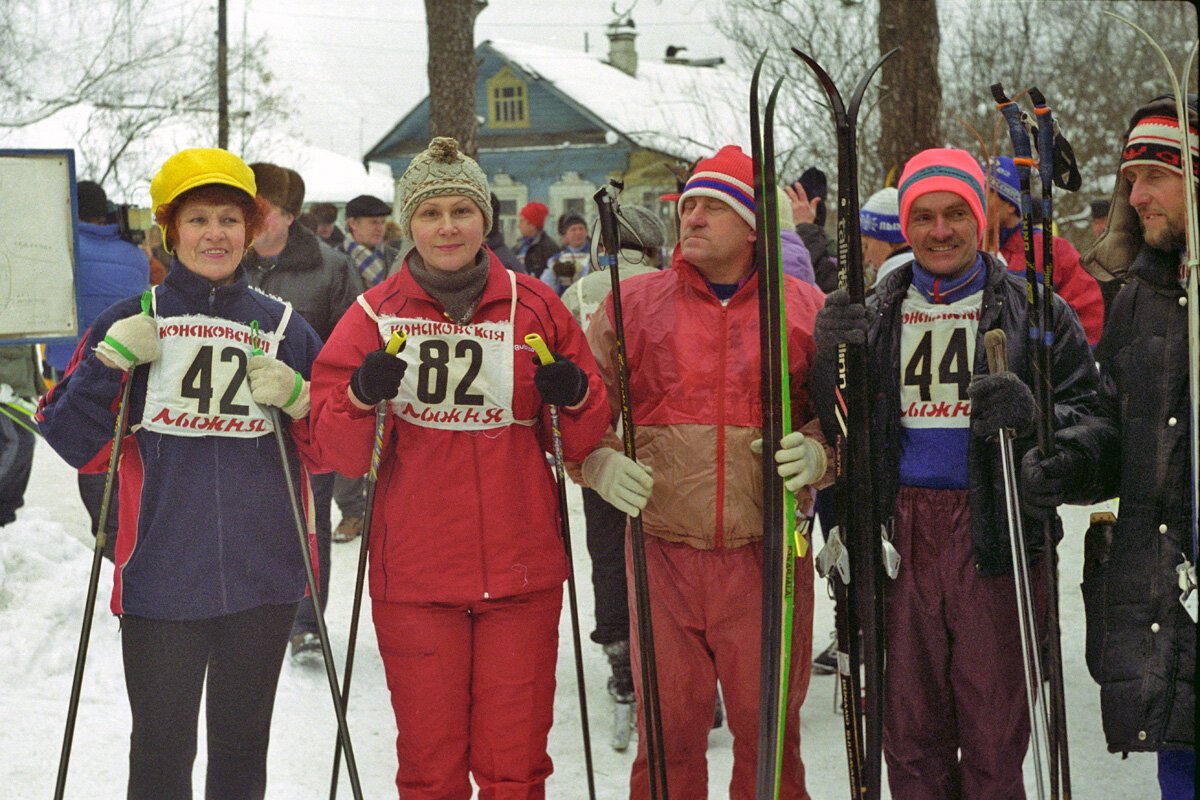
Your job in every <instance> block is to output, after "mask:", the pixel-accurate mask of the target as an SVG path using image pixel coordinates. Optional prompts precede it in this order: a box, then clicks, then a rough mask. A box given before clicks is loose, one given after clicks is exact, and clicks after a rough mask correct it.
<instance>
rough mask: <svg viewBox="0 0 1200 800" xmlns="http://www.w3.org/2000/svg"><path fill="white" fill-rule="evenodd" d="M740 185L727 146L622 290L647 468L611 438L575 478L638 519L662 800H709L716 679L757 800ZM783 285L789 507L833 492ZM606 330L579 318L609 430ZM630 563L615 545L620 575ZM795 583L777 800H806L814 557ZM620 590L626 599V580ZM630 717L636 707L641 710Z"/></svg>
mask: <svg viewBox="0 0 1200 800" xmlns="http://www.w3.org/2000/svg"><path fill="white" fill-rule="evenodd" d="M752 173H753V169H752V166H751V161H750V157H749V156H748V155H746V154H745V153H744V152H742V150H741V148H739V147H737V146H736V145H729V146H726V147H723V148H721V149H720V150H719V151H718V152H717V153H716V154H715V155H713V156H711V157H709V158H705V159H702V160H701V161H700V162H699V163H698V164H697V165H696V168H695V171H694V172H693V173H692V175H691V176H690V177H689V178H688V180H687V183H686V184H685V185H684V187H683V191H682V192H681V193H680V195H679V198H678V200H677V204H676V211H677V214H678V216H679V225H680V237H679V242H678V244H677V245H676V246H675V250H674V253H673V254H672V257H671V265H670V267H669V268H667V269H663V270H661V271H655V272H648V273H646V274H643V275H635V276H633V277H632V278H629V279H628V280H625V281H622V282H621V292H622V297H621V302H622V308H623V316H624V330H625V337H626V352H627V353H628V354H629V356H628V358H629V361H628V368H629V378H630V387H629V389H630V395H631V398H632V412H633V421H634V423H635V425H636V430H637V437H638V454H639V456H640V458H641V459H643V460H644V464H643V463H638V462H635V461H632V460H630V459H629V458H627V457H626V456H625V455H624V453H623V452H622V451H621V450H620V448H621V444H620V442H621V440H620V438H619V437H617V435H616V433H615V431H614V429H613V428H611V427H610V429H609V430H608V431H607V433H606V435H605V441H604V443H603V445H602V446H601V447H599V448H597V449H596V450H595V451H593V452H592V453H591V454H590V455H588V457H587V458H586V459H585V460H584V461H583V464H582V471H583V477H584V480H585V481H586V483H587V484H588V485H589V486H590V487H591V488H592V489H594V490H595V491H596V492H597V494H599V495H600V496H601V497H602V498H603V499H604V500H606V501H607V502H608V503H610V504H612V505H614V506H616V507H617V508H618V509H619V510H621V511H623V512H625V513H626V514H631V515H637V514H641V515H642V520H643V523H642V524H643V530H644V531H645V534H646V536H645V547H646V574H647V581H648V584H649V595H650V613H651V615H652V617H653V620H654V631H653V633H654V645H655V659H656V661H657V665H658V675H659V678H660V680H659V684H658V687H659V706H660V709H661V712H662V713H661V718H662V731H663V743H664V751H665V753H664V757H665V761H666V769H667V781H666V782H667V785H668V786H669V787H670V789H669V793H670V796H671V797H705V796H706V795H707V786H708V770H707V766H706V764H705V757H704V752H705V749H706V748H707V741H708V731H709V729H710V728H711V727H712V725H713V721H714V712H715V709H716V702H717V684H718V681H719V682H720V687H721V692H722V695H723V699H724V703H725V717H726V719H727V720H728V723H729V729H730V731H731V732H732V733H733V758H734V763H733V780H732V784H731V787H730V796H731V797H734V798H739V800H743V799H745V798H752V797H754V780H755V777H754V776H755V770H756V766H755V765H756V763H757V759H758V709H759V653H760V650H761V638H762V602H761V599H762V570H763V564H762V544H761V543H762V535H763V530H762V527H763V522H762V492H761V486H762V466H761V465H762V459H761V456H759V455H757V454H756V453H760V452H761V436H762V432H761V431H762V408H761V392H760V386H759V383H760V369H759V361H760V348H759V335H758V281H759V270H758V265H757V264H756V263H755V257H754V242H755V239H756V238H757V234H756V232H755V216H754V188H753V184H754V178H753V174H752ZM783 281H784V287H783V297H784V303H785V305H786V319H787V339H788V372H789V374H790V376H791V391H792V398H791V402H792V412H793V418H792V424H793V426H794V432H793V433H791V434H789V435H788V436H786V437H784V439H783V442H782V448H783V449H781V450H780V451H779V455H780V462H781V463H780V465H779V472H780V474H781V475H783V476H784V477H785V478H786V480H787V483H788V487H789V488H790V489H791V490H792V491H793V492H796V493H798V494H800V492H801V490H802V489H804V488H805V487H808V486H816V487H818V488H819V487H820V486H822V485H826V484H828V482H829V480H830V477H829V473H828V470H827V463H829V462H828V459H827V454H826V450H825V447H824V444H823V442H824V439H823V437H822V436H821V433H820V425H819V424H818V422H817V420H816V419H815V417H814V415H813V412H812V408H811V405H810V403H809V391H808V380H807V378H808V369H809V365H810V364H811V363H812V360H813V357H814V350H813V341H812V324H813V317H814V315H815V314H816V311H817V309H818V308H819V306H820V300H821V293H820V291H819V290H818V289H817V288H816V287H814V286H811V285H809V284H806V283H802V282H801V281H799V280H796V279H795V278H793V277H791V276H790V275H784V277H783ZM614 326H615V322H614V308H613V304H612V299H611V297H610V298H608V299H607V300H606V301H605V302H604V304H603V305H601V307H600V309H599V310H597V311H596V313H595V314H594V315H593V316H592V321H591V323H590V325H589V327H588V341H589V342H590V344H591V346H592V352H593V353H595V355H596V360H597V362H598V363H599V364H600V369H601V372H602V373H603V375H604V379H605V382H606V384H607V385H608V387H609V397H610V398H614V400H613V401H612V403H611V405H612V406H613V407H612V409H611V415H612V423H613V425H614V426H615V424H616V421H617V417H618V415H619V406H618V404H617V403H616V401H615V398H616V396H617V391H616V387H617V377H616V375H617V361H616V347H617V344H616V343H617V334H616V330H615V327H614ZM803 495H808V492H807V490H805V491H804V492H803ZM804 510H805V511H807V509H804ZM627 538H628V537H627ZM629 547H630V545H629V544H628V542H627V543H626V556H627V561H630V562H632V559H631V558H629V552H630V551H629ZM795 574H796V592H795V595H796V603H795V615H794V617H793V633H792V654H791V671H790V675H789V685H788V696H787V703H786V725H785V731H784V737H783V738H784V743H783V751H784V758H783V765H782V771H781V779H780V784H781V788H780V794H779V796H780V797H781V798H785V799H786V800H804V798H807V797H808V792H807V790H806V788H805V781H804V763H803V761H802V760H801V758H800V738H799V737H800V705H801V704H802V703H803V701H804V697H805V694H806V693H807V690H808V681H809V675H810V667H811V655H812V609H813V601H812V597H813V567H812V557H811V555H806V556H805V557H804V558H801V559H798V560H797V562H796V571H795ZM628 583H629V585H630V586H632V585H633V580H632V578H631V577H630V578H629V581H628ZM630 604H631V608H632V606H633V600H632V598H631V599H630ZM633 616H635V615H633V614H631V617H633ZM631 621H632V622H633V625H632V630H631V631H630V642H631V644H632V650H633V652H632V654H631V662H632V666H633V673H634V674H633V685H634V687H635V689H636V690H637V692H638V693H639V695H640V692H641V688H642V682H641V660H640V655H639V649H638V635H637V624H636V619H633V620H631ZM638 702H639V705H644V698H642V697H640V696H639V697H638ZM638 717H639V720H638V727H639V736H638V752H637V756H636V757H635V759H634V762H633V769H632V773H631V776H630V797H631V798H633V800H645V798H647V797H648V796H649V776H648V771H649V770H650V769H652V768H655V767H654V766H652V765H650V764H649V762H648V759H647V753H646V747H645V741H646V737H645V733H644V719H643V715H641V714H639V715H638Z"/></svg>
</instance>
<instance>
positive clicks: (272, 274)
mask: <svg viewBox="0 0 1200 800" xmlns="http://www.w3.org/2000/svg"><path fill="white" fill-rule="evenodd" d="M242 267H244V268H245V270H246V278H247V279H248V280H249V281H250V285H251V286H256V287H258V288H259V289H262V290H263V291H264V292H266V293H267V294H271V295H274V296H276V297H279V298H281V299H283V300H286V301H287V302H289V303H291V304H292V307H293V308H294V309H295V310H296V313H298V314H299V315H300V316H302V317H304V319H305V320H306V321H307V322H308V324H309V325H312V326H313V329H314V330H315V331H316V332H317V335H318V336H320V337H321V341H325V340H326V339H328V338H329V334H330V333H332V332H333V326H334V325H336V324H337V321H338V320H339V319H341V318H342V314H343V313H345V311H346V309H347V308H349V307H350V304H351V303H353V302H354V298H356V297H358V296H359V295H360V294H362V293H363V292H364V291H366V287H364V286H363V282H362V276H360V275H359V274H358V270H357V269H355V268H354V265H353V264H352V263H351V261H350V257H349V256H348V255H346V254H345V253H343V252H341V251H338V250H334V249H333V248H331V247H329V246H328V245H326V244H325V243H324V242H322V241H321V240H320V239H318V238H317V235H316V234H315V233H313V232H312V231H310V230H309V229H308V228H306V227H304V226H303V225H297V224H293V225H292V226H291V227H290V228H288V238H287V243H286V244H285V245H284V246H283V250H282V251H281V252H280V253H279V255H278V257H276V258H275V259H264V258H263V257H262V256H260V255H259V254H258V253H256V252H254V250H247V251H246V255H245V257H244V258H242Z"/></svg>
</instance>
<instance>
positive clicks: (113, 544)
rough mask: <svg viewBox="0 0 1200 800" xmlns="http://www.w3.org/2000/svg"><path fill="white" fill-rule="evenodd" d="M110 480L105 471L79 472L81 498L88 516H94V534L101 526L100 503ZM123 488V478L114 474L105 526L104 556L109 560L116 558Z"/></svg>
mask: <svg viewBox="0 0 1200 800" xmlns="http://www.w3.org/2000/svg"><path fill="white" fill-rule="evenodd" d="M107 480H108V475H107V473H105V472H100V473H96V474H88V475H85V474H84V473H82V472H81V473H79V478H78V482H79V499H80V500H82V501H83V507H84V508H86V509H87V512H88V516H89V517H91V518H92V531H91V533H92V535H93V536H95V535H96V531H97V530H99V528H100V504H101V503H102V502H103V500H104V483H105V481H107ZM120 489H121V479H120V478H119V477H118V476H116V475H114V476H113V490H112V498H111V499H110V500H109V501H108V522H107V524H106V525H105V526H104V534H105V539H104V557H105V558H107V559H108V560H109V561H112V560H113V559H114V554H115V553H116V548H117V521H118V519H119V517H118V509H117V495H118V493H119V492H120Z"/></svg>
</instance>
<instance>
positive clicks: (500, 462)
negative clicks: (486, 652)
mask: <svg viewBox="0 0 1200 800" xmlns="http://www.w3.org/2000/svg"><path fill="white" fill-rule="evenodd" d="M489 255H490V258H491V264H490V270H489V273H488V279H487V285H486V287H485V288H484V291H483V295H482V297H481V298H480V301H479V305H478V307H477V308H476V310H475V312H474V315H473V316H472V318H471V320H470V321H469V322H468V323H466V325H455V324H454V323H452V322H449V321H448V320H447V317H446V315H445V313H444V311H443V308H442V306H441V305H440V304H439V303H438V302H437V301H436V300H434V299H433V298H432V297H431V296H430V295H429V294H427V293H426V292H425V290H424V289H422V288H421V287H420V286H419V285H418V284H417V282H416V281H415V280H414V279H413V277H412V273H411V271H410V270H411V268H410V267H409V265H408V264H407V263H405V264H404V266H403V268H402V269H401V271H400V272H398V273H396V274H394V275H392V276H391V277H389V278H387V279H386V280H384V281H383V282H382V283H381V284H379V285H378V286H375V287H374V288H372V289H369V290H367V292H366V293H364V294H363V295H361V296H360V297H359V299H358V302H356V303H354V304H352V305H351V306H350V308H349V309H348V310H347V311H346V313H345V315H343V317H342V319H341V320H340V321H339V322H338V324H337V326H336V327H335V328H334V331H333V333H332V334H331V335H330V337H329V341H328V342H326V343H325V347H324V348H323V349H322V350H321V353H320V355H319V356H318V358H317V361H316V363H315V364H314V365H313V381H312V412H311V417H310V418H311V420H312V425H313V440H314V442H315V443H316V445H317V447H318V448H319V450H320V452H321V458H322V461H323V463H324V464H326V465H327V466H329V467H332V468H333V469H336V470H337V471H338V472H340V473H342V474H343V475H362V474H364V473H366V472H367V470H368V467H369V465H370V458H371V445H372V441H373V438H374V430H375V412H374V410H367V411H364V410H362V409H359V408H358V407H357V406H355V405H354V404H353V403H352V402H351V401H350V399H349V397H348V395H347V390H348V387H349V382H350V377H351V375H352V374H353V373H354V370H355V369H357V368H358V366H359V365H360V364H361V363H362V361H363V357H364V356H366V355H367V353H369V352H371V351H373V350H378V349H379V348H381V347H382V346H383V344H384V338H383V335H382V333H383V331H386V332H387V333H388V335H389V336H390V331H391V330H392V329H400V330H403V331H405V332H406V333H407V334H408V337H409V339H408V342H407V344H406V345H405V348H404V350H403V351H402V352H401V354H400V355H401V357H402V358H404V359H405V360H406V361H407V362H408V368H407V371H406V372H405V375H404V381H403V383H402V384H401V389H400V395H399V397H398V398H397V399H396V400H395V401H393V402H392V403H391V404H390V405H389V413H388V415H387V423H386V427H385V429H384V443H383V451H382V460H381V463H380V468H379V473H378V486H377V489H376V494H375V504H374V510H373V516H372V521H371V531H370V536H371V538H370V564H371V571H370V589H371V597H373V598H375V599H377V600H385V601H389V602H435V603H468V602H472V601H475V600H478V599H480V598H495V597H506V596H511V595H516V594H521V593H524V592H533V591H538V590H542V589H547V588H550V587H552V586H556V585H559V584H561V583H562V581H563V580H564V579H565V578H566V575H567V573H566V560H565V558H564V551H563V544H562V541H561V538H560V535H559V522H558V492H557V488H556V486H555V483H554V478H553V474H552V471H551V467H550V466H549V464H548V462H547V456H546V454H547V453H548V452H551V451H552V450H553V445H552V440H551V433H550V416H549V409H548V408H547V407H546V406H544V405H543V404H542V401H541V396H540V395H539V394H538V391H537V388H536V387H535V386H534V382H533V372H534V363H533V351H532V350H531V349H530V347H529V346H528V345H526V344H525V336H526V334H529V333H537V334H539V335H540V336H541V337H542V338H543V339H544V340H545V342H546V344H547V345H548V346H549V348H550V350H552V351H553V352H555V353H558V354H561V355H563V356H566V357H567V358H569V359H570V360H571V361H573V362H575V363H576V364H577V365H579V366H580V367H581V368H582V369H583V370H584V371H585V372H586V373H587V374H588V377H589V381H588V394H587V396H586V397H585V399H584V400H583V402H582V403H581V404H580V405H579V406H577V407H574V408H571V409H566V408H564V409H560V412H559V418H560V425H561V430H562V438H563V450H564V452H565V454H566V457H567V458H573V459H576V460H579V459H582V458H583V457H584V456H586V455H587V454H588V453H589V452H591V451H592V449H593V448H595V446H596V444H597V443H598V442H599V441H600V438H601V436H602V435H603V433H604V429H605V426H606V425H607V424H608V406H607V398H606V393H605V389H604V383H603V381H601V379H600V375H599V372H598V370H597V368H596V362H595V360H594V359H593V358H592V354H591V352H590V351H589V349H588V346H587V342H586V341H585V340H584V336H583V331H582V329H580V327H579V323H578V322H576V321H575V319H574V317H572V316H571V314H570V312H568V311H567V309H566V307H565V306H563V304H562V301H561V300H559V299H558V296H557V295H556V294H555V293H554V290H553V289H551V288H550V287H548V286H546V285H545V284H544V283H542V282H541V281H540V280H538V279H537V278H533V277H530V276H528V275H518V274H515V273H512V272H510V271H508V270H506V269H505V268H504V266H503V265H502V264H501V263H500V261H499V260H498V259H497V258H496V257H495V255H492V254H491V253H490V251H489ZM514 290H515V297H514ZM373 317H375V318H377V319H375V318H373ZM510 319H511V320H512V323H513V324H512V328H511V330H509V331H508V332H507V335H506V324H507V322H508V321H509V320H510ZM381 326H382V331H381ZM505 351H508V352H507V354H506V353H505ZM509 387H511V395H509ZM509 396H511V415H510V416H511V419H510V420H509V421H508V422H507V423H505V422H504V421H503V419H500V416H501V415H500V412H499V411H498V409H500V407H501V406H504V405H505V404H506V403H507V402H508V400H507V398H508V397H509ZM497 397H500V398H501V399H499V400H496V398H497Z"/></svg>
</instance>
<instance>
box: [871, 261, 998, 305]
mask: <svg viewBox="0 0 1200 800" xmlns="http://www.w3.org/2000/svg"><path fill="white" fill-rule="evenodd" d="M979 259H982V261H983V267H984V291H987V290H989V289H994V288H995V287H996V286H997V285H998V284H999V283H1000V282H1001V281H1003V280H1004V276H1005V275H1007V274H1008V265H1007V264H1005V262H1003V261H1001V260H1000V259H998V258H996V257H995V256H993V255H992V254H990V253H984V252H978V253H977V257H976V264H978V263H979ZM916 263H917V262H916V261H909V262H908V263H907V264H905V265H903V266H901V267H897V268H896V269H894V270H892V271H891V272H889V273H888V274H887V275H885V276H884V277H883V281H882V282H881V283H878V284H876V285H875V296H876V297H877V298H878V299H879V302H880V304H881V305H883V304H888V305H890V304H892V303H895V302H897V301H899V300H901V299H903V298H904V295H905V294H907V293H908V287H909V285H910V284H911V283H912V280H913V266H914V265H915V264H916Z"/></svg>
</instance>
